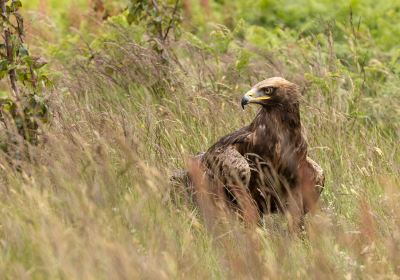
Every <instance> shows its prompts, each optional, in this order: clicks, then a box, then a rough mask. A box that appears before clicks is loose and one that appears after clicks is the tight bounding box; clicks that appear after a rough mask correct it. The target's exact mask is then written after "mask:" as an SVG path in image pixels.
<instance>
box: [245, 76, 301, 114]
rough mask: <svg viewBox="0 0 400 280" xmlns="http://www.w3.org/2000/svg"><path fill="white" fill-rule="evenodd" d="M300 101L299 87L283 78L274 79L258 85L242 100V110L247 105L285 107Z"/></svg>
mask: <svg viewBox="0 0 400 280" xmlns="http://www.w3.org/2000/svg"><path fill="white" fill-rule="evenodd" d="M299 99H300V94H299V87H298V86H297V85H296V84H294V83H291V82H289V81H287V80H285V79H284V78H281V77H273V78H269V79H266V80H264V81H261V82H259V83H257V84H256V85H255V86H253V87H252V88H251V90H249V91H248V92H247V93H246V94H245V95H244V96H243V98H242V102H241V105H242V108H243V109H244V106H245V105H247V104H251V103H254V104H259V105H261V106H263V107H267V106H277V105H278V106H285V105H291V104H297V103H298V102H299Z"/></svg>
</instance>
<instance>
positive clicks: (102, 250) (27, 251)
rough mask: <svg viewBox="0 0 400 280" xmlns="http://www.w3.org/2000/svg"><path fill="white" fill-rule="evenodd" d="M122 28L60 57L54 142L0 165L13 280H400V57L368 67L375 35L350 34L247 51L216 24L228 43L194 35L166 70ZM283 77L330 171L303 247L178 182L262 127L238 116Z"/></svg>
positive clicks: (3, 270) (0, 218) (106, 30)
mask: <svg viewBox="0 0 400 280" xmlns="http://www.w3.org/2000/svg"><path fill="white" fill-rule="evenodd" d="M121 18H122V17H116V18H115V19H113V20H110V21H109V22H108V23H105V24H104V25H103V27H102V28H103V29H102V32H103V33H102V34H96V35H93V36H94V37H95V40H94V41H92V43H91V44H90V48H88V45H87V44H86V43H85V40H81V41H80V40H78V42H76V41H74V42H73V45H74V46H73V47H68V48H66V49H62V50H58V51H57V52H55V53H53V54H54V55H55V56H54V57H53V58H52V65H51V67H52V69H53V71H57V72H58V73H60V75H59V78H58V80H57V81H56V86H55V88H54V89H53V90H52V91H53V92H52V93H51V110H52V112H53V120H52V122H51V123H50V124H46V125H43V126H42V130H43V135H42V141H41V143H42V144H41V145H39V146H30V147H28V148H29V155H30V160H21V161H18V163H17V164H16V160H17V159H15V158H10V157H9V156H8V155H6V154H2V155H0V168H1V173H0V178H1V184H0V190H1V196H0V211H1V215H0V225H1V226H0V247H1V254H0V275H2V278H8V279H25V278H26V279H30V278H33V279H43V278H44V279H135V278H144V279H176V278H178V279H187V278H196V279H209V278H213V279H225V278H239V279H244V278H246V279H247V278H253V279H260V278H266V279H292V278H296V279H297V278H300V279H309V278H315V279H325V278H326V279H357V278H369V277H370V278H385V279H386V278H394V279H395V278H398V277H400V253H399V249H400V234H399V232H400V209H399V207H398V200H399V198H400V191H399V175H400V155H399V148H398V142H399V123H400V117H399V115H400V107H399V104H400V103H399V101H400V100H399V99H400V95H399V87H400V79H399V76H398V75H397V74H396V72H395V70H393V69H391V68H390V65H391V61H393V60H396V58H395V55H393V56H392V55H388V54H387V53H385V52H384V51H382V50H381V49H380V48H379V46H378V47H377V48H376V49H374V50H372V51H371V53H372V54H371V57H370V58H369V59H368V61H367V63H366V64H362V63H361V62H360V60H359V55H360V52H363V51H365V48H366V47H364V46H363V44H364V43H366V42H368V41H369V40H370V38H364V39H363V38H361V39H360V37H356V38H354V36H353V37H352V27H351V26H350V25H348V26H346V28H345V29H344V30H341V31H340V30H339V31H338V29H336V27H332V30H327V31H326V32H325V33H322V34H320V35H319V36H318V37H315V36H304V37H296V36H292V35H287V34H286V35H287V37H284V36H283V35H284V34H280V33H279V32H283V31H277V32H278V33H275V34H274V33H271V32H272V31H268V32H270V33H269V34H270V35H271V36H273V37H274V38H275V39H276V40H278V41H277V42H278V43H279V45H280V47H279V48H268V49H263V48H260V46H255V45H254V44H252V43H251V42H249V41H248V38H243V36H242V35H243V32H244V33H245V34H246V31H249V30H250V29H252V30H253V29H254V28H255V27H254V26H253V27H243V28H245V29H244V31H243V30H242V31H240V30H238V29H236V31H229V29H227V30H225V29H221V28H222V27H221V26H208V27H206V28H211V29H213V31H214V33H213V35H211V36H217V35H218V34H219V35H218V36H219V37H218V36H217V37H216V41H212V42H208V41H207V40H204V41H203V40H202V39H201V36H202V35H201V34H200V35H198V36H199V37H194V35H193V34H191V33H184V34H183V36H182V38H181V39H180V40H179V41H174V42H172V41H171V42H170V46H169V47H167V48H168V49H167V50H168V53H169V54H170V56H169V59H168V61H167V62H165V61H163V59H161V58H160V57H159V54H158V53H157V52H156V51H154V50H152V49H151V48H149V47H148V45H146V43H143V42H140V41H139V42H138V40H137V38H138V36H141V35H140V34H141V32H142V30H141V29H140V28H141V27H135V26H133V27H129V26H127V25H126V23H125V22H124V21H123V20H122V19H121ZM247 28H250V29H247ZM239 29H240V28H239ZM293 30H295V29H293ZM218 32H220V33H218ZM230 32H232V33H230ZM235 32H237V33H235ZM249 32H250V31H249ZM252 32H254V30H253V31H252ZM263 32H264V31H263ZM287 32H288V33H290V32H291V31H290V30H288V31H287ZM330 32H342V33H341V34H342V35H343V37H345V39H343V40H342V41H340V42H339V44H338V43H336V41H335V39H334V38H333V37H332V36H331V35H330V34H331V33H330ZM215 34H217V35H215ZM279 34H280V35H279ZM224 36H225V37H224ZM346 36H347V37H346ZM206 38H207V37H206ZM218 40H219V41H218ZM363 40H365V41H363ZM355 43H356V44H355ZM224 44H226V45H227V48H226V49H225V47H224V46H225V45H224ZM354 44H355V45H354ZM62 46H63V47H64V46H65V45H62ZM357 48H358V49H357ZM61 52H62V53H61ZM277 75H278V76H284V77H285V78H287V79H288V80H291V81H294V82H296V83H298V84H299V85H300V86H301V88H302V90H303V100H302V122H303V126H304V127H305V130H306V134H307V137H308V143H309V147H310V151H309V153H310V155H311V157H312V158H313V159H315V160H316V161H317V162H318V163H319V164H320V165H321V166H322V167H323V169H324V171H325V174H326V185H325V189H324V191H323V193H322V197H321V201H320V206H319V210H318V211H317V212H316V213H314V215H310V216H308V217H307V232H306V234H305V235H304V236H295V235H292V234H289V232H288V230H287V229H286V221H285V219H284V217H280V216H274V215H273V216H267V217H265V223H264V226H263V227H258V228H246V227H244V226H243V225H241V224H240V223H236V222H231V223H217V221H218V218H217V217H216V213H217V212H218V209H216V208H215V206H214V205H213V204H212V203H211V202H210V201H208V200H207V198H206V197H205V199H204V200H202V203H200V204H198V205H195V204H192V203H191V202H190V200H187V199H185V197H186V193H185V190H184V189H182V188H181V186H175V185H173V184H171V183H170V181H169V177H170V175H171V174H172V173H173V172H174V170H176V169H178V168H185V167H187V162H188V161H187V159H188V158H189V157H190V155H193V154H196V153H198V152H200V151H204V150H206V149H207V148H208V147H209V146H210V145H211V144H212V143H214V141H216V140H218V138H219V137H221V136H223V135H225V134H226V133H229V132H231V131H233V130H235V129H237V128H240V127H242V126H243V125H245V124H247V123H249V122H250V121H251V120H252V118H253V117H254V115H255V112H256V108H251V109H250V110H246V111H242V110H241V109H240V108H239V100H240V97H241V95H242V93H243V92H245V91H246V90H247V89H248V88H249V87H250V86H251V85H252V84H253V83H255V82H257V81H259V80H261V79H263V78H267V77H270V76H277ZM19 148H20V149H25V147H19ZM16 165H18V166H20V168H19V170H21V171H17V170H16V169H15V166H16Z"/></svg>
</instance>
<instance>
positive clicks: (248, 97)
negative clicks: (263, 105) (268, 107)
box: [241, 88, 271, 110]
mask: <svg viewBox="0 0 400 280" xmlns="http://www.w3.org/2000/svg"><path fill="white" fill-rule="evenodd" d="M258 95H259V92H258V91H257V90H256V89H254V88H252V89H251V90H249V91H248V92H247V93H246V94H245V95H244V96H243V97H242V102H241V105H242V108H243V110H244V106H245V105H247V104H250V103H259V101H261V100H267V99H270V98H271V97H269V96H258Z"/></svg>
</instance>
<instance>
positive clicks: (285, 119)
mask: <svg viewBox="0 0 400 280" xmlns="http://www.w3.org/2000/svg"><path fill="white" fill-rule="evenodd" d="M271 125H272V126H271ZM251 126H252V127H253V129H256V128H257V127H259V126H263V127H271V129H270V131H268V133H269V134H271V133H274V132H275V133H279V130H280V129H284V130H286V129H290V130H292V131H295V130H297V129H301V122H300V110H299V104H298V103H295V104H290V105H285V106H282V105H279V104H278V105H276V106H271V107H267V106H265V107H264V106H263V107H262V108H261V109H260V111H259V112H258V114H257V116H256V117H255V119H254V120H253V122H252V124H251Z"/></svg>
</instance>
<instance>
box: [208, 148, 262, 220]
mask: <svg viewBox="0 0 400 280" xmlns="http://www.w3.org/2000/svg"><path fill="white" fill-rule="evenodd" d="M202 161H203V165H204V166H205V169H206V174H207V175H208V178H209V182H210V187H211V188H212V190H211V192H213V193H215V194H217V198H221V197H222V198H223V199H224V200H225V202H228V203H229V204H230V205H231V206H233V208H234V209H235V210H236V212H237V213H238V214H240V215H241V216H242V218H243V220H244V221H246V223H249V224H256V223H257V222H258V220H259V218H260V216H259V212H258V207H257V204H256V202H255V201H254V200H253V198H252V196H251V193H250V190H249V182H250V177H251V169H250V165H249V163H248V162H247V160H246V158H245V157H244V156H243V155H242V154H240V153H239V151H238V150H237V148H236V146H235V144H228V145H221V146H219V147H216V146H214V147H213V148H212V149H210V150H209V151H207V152H206V153H205V154H204V156H203V157H202Z"/></svg>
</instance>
